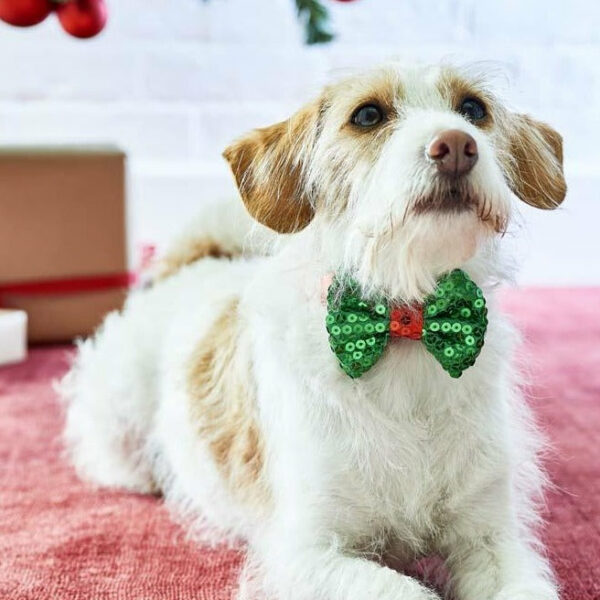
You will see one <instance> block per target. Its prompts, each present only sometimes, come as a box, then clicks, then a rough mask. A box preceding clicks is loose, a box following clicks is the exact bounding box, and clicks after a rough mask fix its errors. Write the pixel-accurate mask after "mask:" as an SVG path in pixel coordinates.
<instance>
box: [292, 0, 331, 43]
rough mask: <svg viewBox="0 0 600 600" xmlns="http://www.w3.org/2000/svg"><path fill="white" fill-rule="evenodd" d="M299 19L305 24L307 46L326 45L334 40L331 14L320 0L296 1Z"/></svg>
mask: <svg viewBox="0 0 600 600" xmlns="http://www.w3.org/2000/svg"><path fill="white" fill-rule="evenodd" d="M296 8H297V10H298V17H299V18H300V20H301V21H303V22H304V29H305V41H306V43H307V44H326V43H327V42H330V41H331V40H332V39H333V37H334V36H333V33H331V31H330V30H329V13H328V11H327V9H326V8H325V7H324V6H323V5H322V4H321V3H320V2H319V0H296Z"/></svg>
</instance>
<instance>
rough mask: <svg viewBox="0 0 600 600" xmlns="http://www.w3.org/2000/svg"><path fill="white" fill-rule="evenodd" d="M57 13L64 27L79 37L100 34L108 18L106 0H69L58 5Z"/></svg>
mask: <svg viewBox="0 0 600 600" xmlns="http://www.w3.org/2000/svg"><path fill="white" fill-rule="evenodd" d="M56 14H57V15H58V20H59V21H60V24H61V25H62V28H63V29H64V30H65V31H66V32H67V33H69V34H70V35H72V36H75V37H78V38H91V37H94V36H95V35H98V34H99V33H100V32H101V31H102V30H103V29H104V26H105V25H106V21H107V19H108V11H107V9H106V4H105V2H104V0H69V2H65V3H64V4H59V5H58V6H57V7H56Z"/></svg>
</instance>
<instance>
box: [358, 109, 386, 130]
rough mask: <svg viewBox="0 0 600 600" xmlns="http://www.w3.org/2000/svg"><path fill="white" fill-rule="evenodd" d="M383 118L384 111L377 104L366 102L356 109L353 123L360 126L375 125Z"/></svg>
mask: <svg viewBox="0 0 600 600" xmlns="http://www.w3.org/2000/svg"><path fill="white" fill-rule="evenodd" d="M382 120H383V111H382V110H381V108H379V106H377V105H375V104H365V105H364V106H360V107H359V108H357V109H356V110H355V111H354V114H353V115H352V119H351V121H352V123H354V125H358V126H359V127H373V126H374V125H377V124H378V123H381V121H382Z"/></svg>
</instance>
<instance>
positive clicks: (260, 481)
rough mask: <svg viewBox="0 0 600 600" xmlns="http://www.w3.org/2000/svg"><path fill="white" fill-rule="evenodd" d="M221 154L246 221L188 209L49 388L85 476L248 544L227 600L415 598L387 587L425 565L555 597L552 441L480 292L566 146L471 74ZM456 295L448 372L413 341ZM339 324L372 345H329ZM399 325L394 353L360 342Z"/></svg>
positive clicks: (342, 84)
mask: <svg viewBox="0 0 600 600" xmlns="http://www.w3.org/2000/svg"><path fill="white" fill-rule="evenodd" d="M224 157H225V158H226V160H227V161H228V162H229V165H230V167H231V170H232V172H233V175H234V178H235V181H236V182H237V186H238V189H239V194H240V196H241V199H242V201H243V208H240V209H239V210H238V209H237V207H236V206H234V205H233V204H231V205H220V208H216V209H215V210H214V211H213V212H211V213H210V214H208V215H207V214H205V215H204V217H203V219H202V220H201V222H200V225H199V227H198V228H196V230H195V232H194V233H193V234H192V235H188V236H187V237H185V238H184V241H183V242H182V243H180V244H179V245H178V246H176V248H175V249H174V250H173V252H171V254H170V255H168V256H167V257H166V259H165V260H164V261H163V264H162V269H161V271H160V275H159V276H157V278H156V281H155V283H154V284H153V285H152V286H151V287H150V288H149V289H145V290H142V291H136V292H133V293H132V294H131V295H130V297H129V298H128V300H127V302H126V305H125V307H124V309H123V310H122V311H121V312H116V313H112V314H110V315H109V316H108V317H107V318H106V320H105V322H104V324H103V325H102V326H101V327H100V329H99V330H98V332H97V333H96V334H95V336H94V337H93V338H92V339H90V340H88V341H85V342H84V343H81V344H80V346H79V350H78V354H77V357H76V359H75V360H74V364H73V366H72V369H71V371H70V372H69V373H68V375H67V376H66V377H65V379H64V382H63V385H62V390H63V392H62V393H63V396H64V399H65V403H66V428H65V439H66V445H67V448H68V451H69V456H70V457H71V459H72V461H73V463H74V465H75V467H76V469H77V471H78V472H79V474H80V475H81V476H82V477H84V478H85V479H88V480H91V481H93V482H96V483H97V484H99V485H103V486H113V487H121V488H126V489H129V490H134V491H136V492H148V493H156V492H160V493H162V494H163V495H164V497H165V499H166V502H167V504H168V505H169V506H171V507H173V509H174V510H175V511H176V512H177V513H178V514H180V515H183V516H185V517H186V518H188V519H190V520H189V522H190V524H191V526H196V525H197V526H198V528H199V530H203V531H205V532H208V533H206V535H208V536H209V537H210V538H211V539H227V540H244V541H245V542H246V543H247V546H248V557H249V558H248V567H247V568H246V570H245V574H244V576H243V581H242V583H241V586H240V590H241V591H240V597H250V596H251V595H252V594H254V593H258V592H259V591H260V593H262V594H265V595H266V597H269V598H276V599H280V600H365V599H367V598H370V599H374V600H375V599H377V600H426V599H428V600H432V599H433V598H437V597H438V595H437V592H435V591H434V590H433V589H430V588H429V587H427V586H426V585H425V584H424V583H422V582H420V581H418V580H417V579H416V578H413V577H410V576H408V575H407V574H405V573H406V571H405V570H403V569H402V568H400V567H402V566H404V565H409V564H410V563H411V562H412V561H414V560H415V559H418V558H419V557H423V556H429V555H437V556H439V557H441V558H442V559H443V561H444V564H445V567H446V569H447V573H448V581H449V585H450V588H451V591H452V594H453V595H454V596H455V597H456V598H458V599H459V600H488V599H489V600H555V599H556V598H558V590H557V585H556V583H555V580H554V578H553V575H552V572H551V568H550V566H549V563H548V560H547V559H546V558H545V556H544V552H543V548H542V547H541V545H540V542H539V539H538V533H537V532H538V530H539V527H538V526H539V524H540V517H539V507H540V501H541V499H542V493H543V488H544V483H545V480H546V478H545V475H544V472H543V469H542V467H541V466H540V453H541V452H542V450H543V437H542V436H541V435H540V432H539V430H538V429H537V428H536V425H535V422H534V419H533V418H532V415H531V413H530V411H529V409H528V407H527V404H526V402H525V401H524V398H523V396H522V393H521V392H520V389H519V379H520V376H519V370H518V369H517V368H516V367H515V366H514V364H513V359H512V358H511V356H512V355H513V351H514V348H515V345H516V343H517V342H518V339H519V338H518V334H517V332H516V331H515V330H514V329H513V328H512V326H511V325H510V323H509V322H508V321H507V320H506V318H505V317H504V316H503V315H502V314H501V312H500V310H499V309H498V307H497V305H496V298H495V297H496V289H497V287H498V286H499V284H501V283H502V282H503V281H505V280H507V279H510V277H511V269H510V263H511V257H510V253H509V252H508V253H507V251H506V250H504V249H503V248H504V246H505V244H504V243H503V241H504V235H503V234H504V233H505V232H506V230H507V227H508V226H509V224H510V223H511V218H512V217H513V216H514V215H515V213H516V212H517V211H518V203H519V202H525V203H527V204H529V205H532V206H534V207H537V208H540V209H553V208H555V207H557V206H558V205H560V204H561V202H562V201H563V199H564V197H565V194H566V184H565V180H564V176H563V170H562V138H561V136H560V135H559V134H558V133H557V132H556V131H554V130H553V129H552V128H551V127H550V126H549V125H546V124H544V123H541V122H539V121H537V120H535V119H533V118H532V117H530V116H527V115H524V114H517V113H514V112H511V111H510V110H509V109H508V108H506V107H505V106H504V105H503V103H502V102H501V101H500V100H499V99H498V98H497V97H496V96H495V95H494V94H493V93H492V92H491V91H490V90H489V87H488V85H486V83H485V80H484V79H482V78H481V77H479V76H474V75H472V73H471V71H470V70H469V69H468V68H458V67H453V66H448V65H442V66H439V65H436V66H417V67H408V68H407V67H404V66H400V65H398V64H395V63H390V64H387V65H384V66H382V67H380V68H376V69H373V70H370V71H368V72H365V73H360V74H358V75H353V76H349V77H347V78H345V79H342V80H339V81H337V82H334V83H332V84H331V85H329V86H327V87H325V89H324V90H323V91H322V93H321V94H320V95H319V96H318V97H317V98H316V99H315V100H314V101H312V102H310V103H309V104H307V105H306V106H304V107H303V108H301V109H300V110H299V111H298V112H297V113H296V114H294V115H293V116H292V117H290V118H289V119H288V120H287V121H285V122H282V123H278V124H275V125H273V126H270V127H266V128H263V129H257V130H255V131H253V132H251V133H249V134H248V135H246V136H244V137H242V138H240V139H239V140H237V141H235V142H234V143H233V144H232V145H230V146H229V147H228V148H227V149H226V150H225V152H224ZM239 206H240V207H242V203H241V202H240V203H239ZM242 213H243V214H242ZM248 215H249V216H248ZM254 222H258V223H259V224H260V225H259V226H258V229H259V230H260V232H259V235H258V238H259V240H258V241H256V239H255V238H253V236H252V235H251V232H252V231H253V230H255V229H256V227H253V225H252V223H254ZM248 240H250V241H248ZM253 240H254V241H253ZM332 281H335V282H337V283H335V285H334V284H332V283H330V282H332ZM349 282H351V283H349ZM348 286H351V291H352V293H353V294H354V296H352V295H350V296H347V297H346V296H344V294H346V291H347V290H348V289H350V288H349V287H348ZM459 287H460V289H462V290H465V292H464V293H465V294H466V295H468V294H471V296H472V301H473V306H474V308H473V310H474V311H475V312H477V315H478V317H477V318H478V323H479V325H477V324H476V325H475V328H477V327H479V332H480V334H481V335H480V337H479V338H478V340H479V341H477V343H475V342H474V343H473V344H472V345H471V348H472V349H471V350H469V349H466V350H465V348H466V346H465V345H464V344H463V345H462V346H461V345H459V346H457V347H456V348H458V350H457V352H459V351H460V352H462V351H463V350H464V351H465V352H468V353H470V354H469V355H468V357H467V360H466V363H465V364H462V366H460V367H457V366H456V364H455V363H452V364H450V363H451V359H452V356H454V354H453V353H454V349H453V348H454V347H449V346H445V347H444V348H443V349H442V348H441V347H439V344H440V343H441V344H442V345H443V344H444V342H443V340H442V342H440V337H439V336H438V337H435V336H434V333H433V329H432V326H431V325H427V328H428V329H427V331H425V330H423V331H425V333H419V331H420V330H419V329H418V328H417V329H414V327H413V325H414V324H415V321H418V320H419V319H421V320H422V319H425V322H426V323H429V322H433V321H431V319H432V318H433V317H431V314H432V313H431V311H432V310H433V311H434V312H435V311H436V310H438V309H439V306H441V304H440V303H438V304H436V306H435V307H434V308H433V309H431V302H432V299H433V302H434V304H435V302H436V300H439V299H440V298H441V297H442V296H444V294H445V293H446V292H447V293H448V294H450V293H451V292H452V293H454V292H456V290H457V289H458V288H459ZM440 290H441V291H440ZM452 290H454V292H453V291H452ZM467 291H468V293H467ZM456 293H458V292H456ZM461 293H462V292H461ZM466 295H464V296H461V297H460V298H462V300H460V302H463V301H464V302H466V300H465V298H466V297H467V296H466ZM345 298H347V299H345ZM443 301H444V302H445V301H446V300H443ZM457 301H458V300H457ZM469 301H471V300H469ZM344 302H346V304H344ZM451 302H454V301H453V300H452V301H451ZM442 304H443V302H442ZM348 306H351V307H354V308H355V309H356V311H359V312H358V313H357V314H358V316H357V317H356V319H358V321H356V319H354V321H356V322H357V323H358V324H359V325H360V324H361V323H363V322H364V327H365V330H366V328H367V324H369V323H371V324H374V325H373V327H374V328H375V329H376V331H377V332H379V335H380V337H379V338H377V339H375V337H374V336H371V337H373V339H374V340H375V341H374V342H373V346H372V347H371V346H369V347H367V345H368V343H369V344H370V340H371V337H369V338H365V339H366V341H365V339H363V338H360V339H358V340H357V341H356V343H354V342H351V345H350V346H348V342H344V340H343V339H342V340H341V342H340V337H339V336H340V335H342V334H340V333H339V331H340V330H341V329H343V325H342V327H341V328H340V329H339V330H338V329H336V323H338V321H339V319H340V318H341V319H342V320H343V319H346V318H348V320H349V321H350V320H351V317H348V316H347V315H349V314H350V313H351V312H352V311H353V310H354V308H352V310H350V309H348V310H346V309H347V307H348ZM423 306H425V308H423ZM457 306H458V305H457ZM461 306H462V307H463V308H461V311H462V312H461V314H471V310H470V309H468V310H467V311H466V313H465V312H464V309H465V306H466V305H465V304H462V305H461ZM340 307H342V308H340ZM344 307H346V308H344ZM390 307H392V308H390ZM419 307H421V308H419ZM342 309H343V310H342ZM371 309H373V310H374V311H375V312H373V313H372V314H373V315H374V316H373V318H371V317H370V316H368V315H366V313H365V315H363V313H361V312H360V311H363V312H364V311H367V310H371ZM345 310H346V312H344V311H345ZM388 310H389V311H392V312H387V311H388ZM419 310H420V311H422V312H421V313H419V314H420V316H418V314H417V313H418V311H419ZM440 310H441V309H440ZM340 311H341V312H340ZM393 311H396V312H393ZM398 311H400V313H398ZM423 311H424V312H423ZM369 314H371V313H369ZM394 314H395V315H398V314H400V320H399V321H397V322H396V325H397V326H399V327H400V328H401V329H402V330H403V331H404V329H406V330H407V331H408V330H410V332H412V333H411V334H410V335H404V336H403V335H399V336H391V335H390V336H388V333H387V332H384V331H383V330H381V331H380V330H379V329H377V327H378V326H379V325H378V324H379V323H380V322H384V321H385V319H386V318H387V319H388V320H390V327H392V325H394V323H393V322H392V321H393V318H392V317H391V316H389V315H394ZM340 315H341V317H340ZM415 315H416V316H415ZM413 317H414V319H413ZM417 317H418V318H417ZM394 318H395V317H394ZM377 319H379V320H377ZM428 319H429V321H428ZM359 321H360V322H359ZM340 322H342V321H340ZM385 322H386V323H387V321H385ZM455 325H456V322H452V323H450V322H449V323H448V327H447V328H446V329H448V332H450V331H454V327H455ZM361 326H362V325H361ZM461 327H462V329H461ZM468 327H469V328H470V327H471V326H470V325H469V326H468ZM392 329H393V327H392ZM446 329H444V323H442V331H446ZM484 329H485V333H484V334H483V333H482V332H483V330H484ZM350 330H352V331H354V330H353V329H352V327H350V329H348V331H350ZM357 331H358V330H357ZM361 331H362V330H361ZM386 331H387V330H386ZM457 331H458V333H457V335H458V336H459V337H460V336H461V335H463V334H464V331H465V329H464V325H461V322H460V321H459V322H458V328H457ZM468 331H471V329H468ZM336 332H337V333H336ZM415 332H416V334H415ZM412 334H415V335H412ZM336 335H338V337H336ZM440 335H441V334H440ZM411 336H412V337H411ZM482 336H484V337H482ZM384 338H385V339H384ZM463 338H464V340H466V339H467V338H466V337H464V336H463ZM431 339H433V342H431V344H430V345H429V346H427V342H428V340H431ZM473 339H475V338H473ZM361 340H362V342H364V343H361ZM378 340H379V341H378ZM380 340H383V341H382V342H381V344H380ZM436 340H437V341H436ZM384 342H386V343H385V345H384ZM339 343H341V344H342V346H343V347H341V349H340V346H339ZM466 343H467V342H465V344H466ZM336 344H338V345H336ZM384 346H385V347H384ZM375 347H376V349H377V352H376V353H375V350H374V349H373V348H375ZM361 348H362V350H360V349H361ZM363 351H364V352H363ZM371 351H372V353H371V354H368V356H367V354H366V353H368V352H371ZM344 353H347V355H348V356H346V355H345V354H344ZM361 357H362V358H361ZM365 357H366V358H365ZM367 358H368V360H367ZM455 358H456V357H455ZM375 359H376V360H375ZM344 360H345V361H346V362H344ZM452 360H454V359H452ZM353 361H354V362H353ZM444 361H446V363H447V364H446V363H445V362H444ZM371 363H372V364H371ZM463 371H464V372H463ZM390 557H392V558H393V560H392V559H390ZM391 562H393V563H394V568H391V567H390V566H389V565H390V563H391ZM257 590H258V591H257Z"/></svg>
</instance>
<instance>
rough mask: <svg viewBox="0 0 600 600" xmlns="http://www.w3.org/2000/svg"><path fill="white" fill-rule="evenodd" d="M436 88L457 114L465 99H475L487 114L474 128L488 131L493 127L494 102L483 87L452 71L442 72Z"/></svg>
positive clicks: (444, 70)
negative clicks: (482, 105) (481, 104)
mask: <svg viewBox="0 0 600 600" xmlns="http://www.w3.org/2000/svg"><path fill="white" fill-rule="evenodd" d="M437 86H438V90H439V91H440V94H441V95H442V97H443V98H444V99H445V100H446V101H447V102H448V105H449V106H450V108H452V110H455V111H457V112H458V110H459V109H460V106H461V104H462V103H463V101H464V100H466V99H467V98H476V99H477V100H479V101H481V102H482V103H483V104H484V106H485V107H486V112H487V114H486V117H485V118H484V119H482V120H481V121H478V122H477V123H476V126H477V127H479V128H481V129H490V128H491V127H492V126H493V123H494V119H493V113H494V110H493V109H494V101H493V99H492V96H490V94H489V93H488V92H487V91H486V90H485V88H484V87H483V86H478V85H477V84H476V82H472V81H468V80H467V79H464V78H463V77H461V76H460V75H459V74H458V73H456V72H455V71H454V70H452V69H443V70H442V72H441V74H440V77H439V79H438V83H437Z"/></svg>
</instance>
